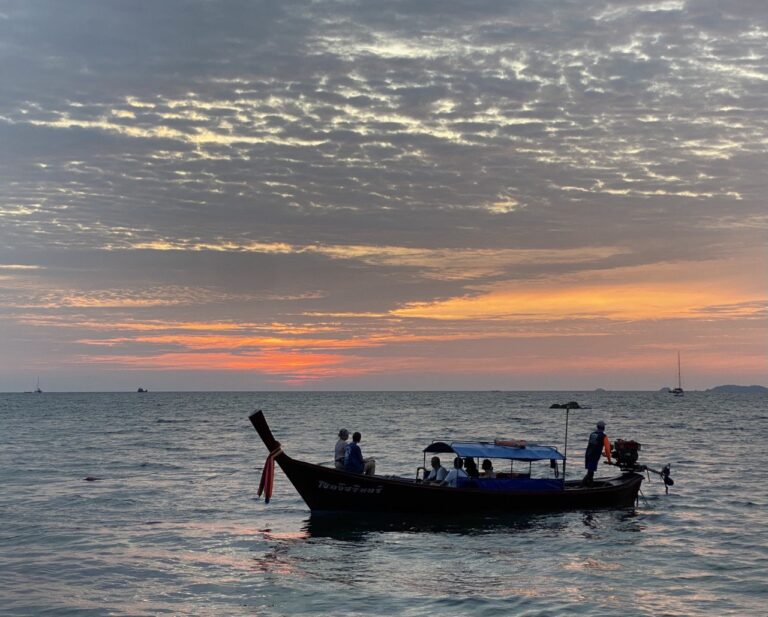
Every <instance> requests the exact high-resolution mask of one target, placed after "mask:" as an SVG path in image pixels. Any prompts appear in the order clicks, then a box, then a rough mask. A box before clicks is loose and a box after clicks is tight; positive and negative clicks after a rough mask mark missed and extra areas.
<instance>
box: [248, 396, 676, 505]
mask: <svg viewBox="0 0 768 617" xmlns="http://www.w3.org/2000/svg"><path fill="white" fill-rule="evenodd" d="M249 418H250V420H251V423H252V424H253V426H254V428H255V429H256V432H257V433H258V434H259V436H260V437H261V440H262V441H263V442H264V445H265V446H266V448H267V450H268V451H269V456H268V458H267V464H266V465H265V468H264V475H263V476H262V486H261V487H260V490H259V493H261V491H262V490H265V489H266V495H267V497H268V498H269V497H270V496H271V484H272V479H273V478H274V462H276V463H277V464H278V465H279V466H280V468H281V469H282V470H283V472H284V473H285V475H286V476H287V477H288V479H289V480H290V482H291V484H293V486H294V487H295V488H296V490H297V491H298V493H299V495H301V497H302V499H303V500H304V501H305V502H306V504H307V506H308V507H309V509H310V510H311V511H312V512H313V513H314V512H345V511H346V512H355V511H365V512H378V513H440V514H442V515H449V514H451V513H474V514H485V513H506V512H510V513H514V512H548V511H562V510H578V509H593V508H612V507H615V508H621V507H630V506H633V505H634V504H635V502H636V500H637V495H638V491H639V490H640V484H641V483H642V481H643V478H644V476H643V475H641V474H640V473H638V471H644V470H645V469H646V468H645V467H644V466H638V465H636V451H635V452H634V460H632V461H631V463H632V464H628V465H627V466H626V467H625V468H623V473H622V474H621V475H619V476H616V477H614V478H608V479H599V480H597V479H596V480H595V481H594V483H593V484H592V485H591V486H583V485H582V483H581V481H580V480H568V481H566V480H564V479H563V478H562V477H554V478H536V477H530V474H525V473H522V474H515V473H511V472H510V473H508V474H507V473H499V474H498V475H497V477H496V478H494V479H490V478H489V479H483V478H479V479H472V480H467V481H464V482H462V483H461V484H459V486H457V487H450V486H441V485H439V484H432V483H427V482H425V481H424V480H423V478H420V477H419V475H420V472H424V470H425V467H426V456H427V454H430V453H436V452H444V453H453V454H455V455H456V456H462V457H464V456H468V457H478V458H479V457H483V458H494V459H506V460H509V461H510V465H511V466H514V462H515V461H524V462H527V463H528V464H529V466H530V465H532V463H533V462H534V461H549V462H550V465H551V467H552V469H553V470H555V471H556V470H558V469H559V465H558V464H559V462H563V463H564V462H565V457H564V456H563V455H562V454H561V453H560V452H559V451H558V450H557V449H556V448H554V447H551V446H538V445H535V444H512V445H505V444H504V443H487V442H450V443H448V442H433V443H432V444H430V445H429V446H427V447H426V448H425V449H424V463H425V465H424V466H423V467H419V468H418V469H417V471H416V476H415V477H414V478H405V477H399V476H381V475H360V474H355V473H350V472H347V471H343V470H338V469H335V468H333V467H326V466H324V465H316V464H313V463H307V462H304V461H299V460H296V459H294V458H291V457H290V456H288V454H286V453H285V452H284V451H283V448H282V446H281V444H280V442H278V441H277V440H276V439H275V438H274V436H273V435H272V431H271V430H270V428H269V425H268V424H267V421H266V418H265V417H264V414H263V413H262V412H261V411H256V412H254V413H253V414H251V415H250V416H249ZM631 443H635V442H631ZM638 447H639V446H638ZM651 471H653V470H651ZM557 475H558V476H559V474H557ZM670 483H671V480H670Z"/></svg>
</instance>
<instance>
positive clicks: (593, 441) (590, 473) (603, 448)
mask: <svg viewBox="0 0 768 617" xmlns="http://www.w3.org/2000/svg"><path fill="white" fill-rule="evenodd" d="M603 454H605V458H607V459H608V463H609V464H610V463H611V442H610V440H609V439H608V435H606V434H605V422H603V421H602V420H600V422H598V423H597V430H594V431H592V434H591V435H590V436H589V441H588V442H587V450H586V452H585V453H584V466H585V467H586V468H587V475H586V476H584V479H583V480H582V484H583V485H584V486H592V483H593V481H594V476H595V472H596V471H597V465H598V464H599V463H600V457H601V456H602V455H603Z"/></svg>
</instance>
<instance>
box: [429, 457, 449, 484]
mask: <svg viewBox="0 0 768 617" xmlns="http://www.w3.org/2000/svg"><path fill="white" fill-rule="evenodd" d="M431 464H432V471H430V472H429V475H428V476H427V477H426V478H424V481H425V482H438V483H439V482H442V481H443V480H445V476H447V475H448V470H447V469H446V468H445V467H443V466H442V465H441V464H440V457H438V456H433V457H432V461H431Z"/></svg>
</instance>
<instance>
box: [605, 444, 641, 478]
mask: <svg viewBox="0 0 768 617" xmlns="http://www.w3.org/2000/svg"><path fill="white" fill-rule="evenodd" d="M640 447H641V446H640V444H639V443H637V442H636V441H624V440H623V439H617V440H616V441H614V442H613V452H611V456H612V457H613V458H614V460H615V461H616V465H618V466H619V467H620V468H621V469H622V471H637V470H638V467H639V465H638V464H637V458H638V456H639V455H640Z"/></svg>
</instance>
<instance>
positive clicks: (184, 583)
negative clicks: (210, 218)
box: [0, 392, 768, 617]
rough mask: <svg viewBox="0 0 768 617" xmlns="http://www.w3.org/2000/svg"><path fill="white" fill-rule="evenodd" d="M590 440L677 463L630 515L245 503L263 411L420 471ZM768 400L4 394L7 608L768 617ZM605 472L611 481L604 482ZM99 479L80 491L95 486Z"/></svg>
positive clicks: (303, 440)
mask: <svg viewBox="0 0 768 617" xmlns="http://www.w3.org/2000/svg"><path fill="white" fill-rule="evenodd" d="M569 400H577V401H579V402H580V403H582V404H589V405H592V406H593V409H591V410H581V411H575V412H571V416H570V425H569V454H570V467H569V470H570V471H572V474H569V476H573V477H577V476H578V477H580V476H581V475H582V473H583V469H582V467H583V464H582V455H583V449H584V445H585V442H586V438H587V436H588V434H589V432H590V431H591V430H592V425H593V424H594V423H595V421H597V420H599V419H604V420H605V421H606V422H607V424H608V426H607V433H608V435H609V437H611V439H614V438H625V439H637V440H638V441H640V442H641V443H642V444H643V450H642V452H641V462H645V463H646V464H648V465H650V466H652V467H656V468H659V467H661V466H662V465H663V464H664V463H667V462H669V463H671V464H672V472H673V473H672V475H673V478H674V479H675V486H674V487H673V488H672V492H671V493H670V494H669V495H664V487H663V485H662V484H661V482H660V480H659V479H658V478H657V477H656V476H652V477H651V480H650V482H646V483H644V484H643V489H642V490H643V493H644V495H645V499H644V500H643V499H641V500H640V503H639V505H638V507H636V508H631V509H625V510H612V511H607V510H603V511H592V512H586V511H580V512H568V513H564V514H550V515H530V516H515V517H492V518H486V519H482V518H479V519H478V518H475V519H472V520H452V519H451V517H450V515H449V513H447V512H446V513H445V516H444V517H438V518H435V519H432V520H421V519H419V520H413V519H412V520H405V521H401V520H398V519H386V520H369V518H368V517H365V516H360V517H358V518H357V519H356V520H355V519H348V518H347V519H344V520H338V519H336V520H334V519H331V520H328V517H321V518H318V517H310V515H309V512H308V510H307V508H306V507H305V505H304V503H303V502H302V501H301V499H300V498H299V496H298V495H297V493H296V492H295V491H294V489H293V487H292V486H291V485H290V484H289V482H288V481H287V479H286V478H285V477H284V476H283V475H282V473H281V472H280V471H279V469H278V471H277V474H276V481H275V495H274V498H273V501H272V502H271V503H270V504H269V505H265V504H264V503H263V501H257V500H255V496H256V489H257V487H258V480H259V473H260V471H261V467H262V465H263V462H264V459H265V456H266V454H267V452H266V450H265V448H264V446H263V444H262V443H261V441H260V440H259V439H258V436H257V434H256V432H255V431H254V430H253V428H252V427H251V425H250V422H249V421H248V414H249V413H250V412H251V411H253V410H254V409H257V408H260V409H263V410H264V412H265V414H266V416H267V419H268V420H269V422H270V424H271V426H272V429H273V431H274V433H275V436H276V437H277V438H278V439H279V440H280V441H281V442H282V444H283V446H284V448H285V449H286V451H287V452H288V454H290V455H292V456H294V457H297V458H301V459H306V460H309V461H313V462H322V461H330V459H331V458H332V452H333V445H334V442H335V440H336V433H337V431H338V429H339V428H341V427H346V428H348V429H350V430H360V431H361V432H362V433H363V441H362V444H361V445H362V446H363V452H364V454H365V455H366V456H371V455H373V456H375V457H376V458H377V461H378V468H377V471H378V472H380V473H385V474H407V475H412V474H413V473H414V471H415V468H416V466H417V465H419V464H421V461H422V454H421V449H422V448H423V447H424V446H425V445H426V444H427V443H429V442H430V441H431V440H432V439H436V438H448V439H450V438H480V439H492V438H494V437H501V436H503V437H519V438H528V439H532V440H537V441H539V442H541V443H550V444H553V445H558V446H559V447H562V440H563V433H564V430H563V429H564V421H563V420H564V412H563V411H560V410H549V409H548V407H549V405H550V404H551V403H555V402H567V401H569ZM766 444H768V398H767V397H763V396H749V395H739V396H736V395H724V394H712V393H688V394H686V396H685V397H684V398H682V399H680V398H674V397H672V396H670V395H668V394H662V393H647V392H645V393H628V392H622V393H611V392H599V393H597V392H588V393H574V392H565V393H552V392H546V393H525V392H523V393H521V392H467V393H460V392H458V393H457V392H420V393H389V392H388V393H209V394H207V393H154V392H150V393H147V394H138V393H121V394H48V393H45V394H42V395H34V394H6V395H0V461H1V463H2V464H1V465H0V600H1V601H0V613H2V614H4V615H5V614H7V615H158V614H171V615H217V616H219V615H433V614H435V615H456V616H458V615H462V616H463V615H483V616H486V615H487V616H490V615H521V616H522V615H526V616H533V615H541V616H543V615H553V616H554V615H600V616H607V615H618V614H624V615H649V616H650V615H653V616H654V617H656V616H663V615H686V616H688V615H739V616H752V615H768V608H766V607H768V525H766V523H767V522H768V513H767V512H766V505H767V504H768V490H766V462H765V460H764V459H765V451H766ZM604 473H609V472H604ZM88 476H91V477H97V478H101V479H100V480H98V481H95V482H87V481H85V480H84V478H86V477H88Z"/></svg>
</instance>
